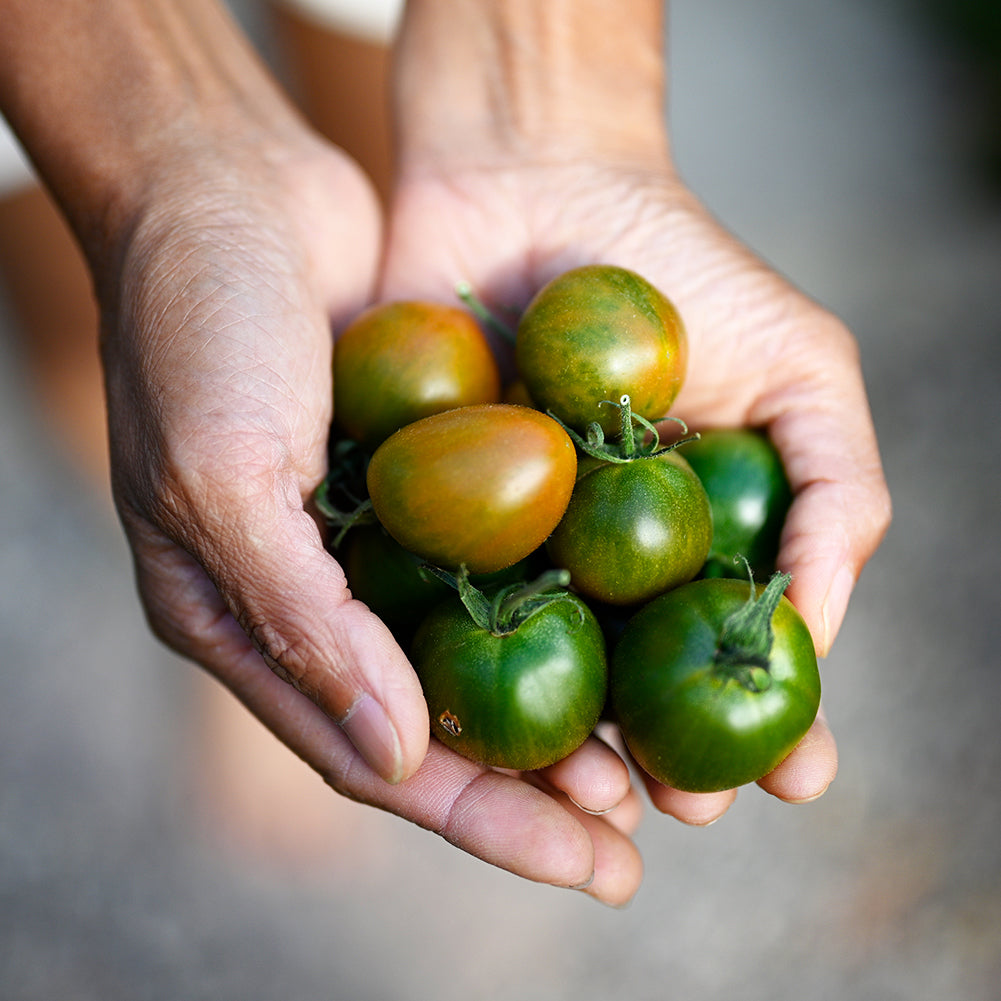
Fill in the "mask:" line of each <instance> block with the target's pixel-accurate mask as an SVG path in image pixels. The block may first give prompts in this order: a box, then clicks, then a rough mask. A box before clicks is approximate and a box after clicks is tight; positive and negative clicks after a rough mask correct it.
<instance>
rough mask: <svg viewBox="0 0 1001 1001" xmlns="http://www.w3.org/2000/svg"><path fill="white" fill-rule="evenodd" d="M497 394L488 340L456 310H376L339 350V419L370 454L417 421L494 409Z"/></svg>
mask: <svg viewBox="0 0 1001 1001" xmlns="http://www.w3.org/2000/svg"><path fill="white" fill-rule="evenodd" d="M500 392H501V384H500V372H499V369H498V367H497V362H496V360H495V358H494V355H493V353H492V352H491V350H490V345H489V343H488V342H487V339H486V336H485V335H484V333H483V331H482V330H481V328H480V327H479V325H478V324H477V322H476V320H475V319H474V318H473V317H472V316H471V315H470V314H469V313H468V312H467V311H466V310H464V309H461V308H459V307H455V306H446V305H443V304H441V303H434V302H413V301H404V302H390V303H382V304H380V305H377V306H372V307H370V308H369V309H367V310H365V312H363V313H361V314H360V315H359V316H358V317H356V318H355V319H354V320H353V321H352V322H351V323H350V324H349V325H348V326H347V327H346V328H345V330H344V331H343V333H342V334H341V336H340V337H339V338H338V340H337V343H336V344H335V346H334V419H335V422H336V424H337V427H338V428H339V429H340V430H341V431H342V432H343V434H344V435H345V436H347V437H348V438H351V439H352V440H354V441H356V442H358V443H359V444H361V445H363V446H364V447H365V448H366V449H368V450H369V451H371V450H373V449H375V448H376V447H377V446H378V445H379V444H380V443H381V442H382V441H384V440H385V439H386V438H388V437H389V436H390V435H391V434H392V433H393V432H394V431H396V430H397V429H398V428H401V427H404V426H405V425H407V424H410V423H412V422H413V421H416V420H419V419H420V418H422V417H427V416H429V415H431V414H436V413H440V412H441V411H443V410H451V409H452V408H453V407H462V406H468V405H472V404H477V403H496V402H497V401H498V400H499V399H500Z"/></svg>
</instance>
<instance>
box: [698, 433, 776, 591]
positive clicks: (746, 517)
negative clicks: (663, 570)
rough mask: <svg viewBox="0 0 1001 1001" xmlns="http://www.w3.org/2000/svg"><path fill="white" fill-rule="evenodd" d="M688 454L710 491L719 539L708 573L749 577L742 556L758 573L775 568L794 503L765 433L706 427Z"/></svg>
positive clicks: (711, 575)
mask: <svg viewBox="0 0 1001 1001" xmlns="http://www.w3.org/2000/svg"><path fill="white" fill-rule="evenodd" d="M684 456H685V458H686V459H687V460H688V463H689V465H691V467H692V469H694V470H695V472H696V474H697V475H698V477H699V479H700V480H701V481H702V485H703V486H704V487H705V488H706V493H707V494H708V495H709V503H710V504H711V506H712V511H713V541H712V548H711V550H710V553H709V559H708V561H707V563H706V567H705V569H704V575H705V576H707V577H736V578H742V577H744V575H745V571H744V567H743V565H742V563H741V562H740V561H739V560H738V559H737V557H743V558H744V559H746V560H747V561H748V563H750V565H751V569H752V570H753V571H754V572H755V575H756V576H758V577H765V576H767V575H768V574H770V573H771V572H772V571H773V570H774V569H775V560H776V557H777V556H778V551H779V536H780V535H781V534H782V526H783V525H784V524H785V518H786V514H787V513H788V511H789V506H790V505H791V504H792V490H791V489H790V487H789V481H788V479H787V478H786V474H785V469H784V468H783V466H782V459H781V458H780V457H779V454H778V452H777V451H776V449H775V446H774V445H772V443H771V442H770V441H769V439H768V438H767V437H765V435H763V434H761V433H759V432H757V431H753V430H751V429H748V428H727V429H722V428H721V429H716V430H709V431H703V432H702V435H701V437H700V438H699V440H698V441H692V442H688V443H686V444H685V446H684Z"/></svg>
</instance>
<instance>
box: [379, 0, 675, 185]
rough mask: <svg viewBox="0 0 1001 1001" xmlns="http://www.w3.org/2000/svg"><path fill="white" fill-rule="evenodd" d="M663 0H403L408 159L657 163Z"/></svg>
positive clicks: (399, 83)
mask: <svg viewBox="0 0 1001 1001" xmlns="http://www.w3.org/2000/svg"><path fill="white" fill-rule="evenodd" d="M664 6H665V4H664V3H663V0H545V2H539V0H409V3H408V5H407V11H406V16H405V18H404V22H403V26H402V29H401V32H400V39H399V43H398V52H397V59H396V66H397V78H396V95H397V98H396V99H397V103H398V107H399V108H400V112H399V113H398V115H397V121H398V129H399V135H398V141H399V147H400V150H401V153H402V155H403V157H404V164H405V165H406V160H407V158H408V157H413V156H416V157H417V158H419V159H422V160H425V161H426V160H428V159H431V160H432V161H433V160H435V159H436V158H439V157H442V158H447V159H448V161H449V163H450V164H451V165H453V166H454V165H455V163H456V160H457V159H458V160H459V161H460V162H467V163H472V164H475V163H477V162H486V163H496V162H497V161H498V159H518V160H521V161H525V160H527V161H529V162H532V161H533V160H538V159H548V158H552V157H564V156H577V155H589V154H591V155H593V154H595V153H600V154H602V155H605V156H610V157H616V156H623V157H629V158H632V159H635V158H636V157H637V156H648V157H651V158H662V157H663V156H664V155H665V153H666V145H667V138H666V130H665V127H664V97H665V95H664V89H665V65H664V25H663V18H664Z"/></svg>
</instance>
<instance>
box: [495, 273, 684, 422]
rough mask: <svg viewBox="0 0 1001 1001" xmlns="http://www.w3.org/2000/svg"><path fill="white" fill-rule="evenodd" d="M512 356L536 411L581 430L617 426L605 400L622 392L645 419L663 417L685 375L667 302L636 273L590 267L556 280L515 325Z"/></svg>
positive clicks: (678, 326) (678, 328)
mask: <svg viewBox="0 0 1001 1001" xmlns="http://www.w3.org/2000/svg"><path fill="white" fill-rule="evenodd" d="M515 361H516V364H517V367H518V372H519V374H520V376H521V378H522V380H523V381H524V383H525V386H526V388H527V390H528V393H529V395H530V397H531V398H532V399H533V400H534V401H535V403H536V405H537V406H538V407H539V409H540V410H544V411H551V412H552V413H553V414H555V415H556V416H557V417H558V418H559V419H560V420H561V421H564V422H565V423H566V424H568V425H569V426H571V427H573V428H575V429H576V430H577V431H580V432H584V431H585V430H586V428H587V427H588V425H590V424H591V423H592V422H593V421H596V420H597V421H599V422H600V423H601V425H602V427H603V428H604V429H605V431H606V432H614V431H616V430H618V427H619V416H618V413H617V412H615V409H614V408H611V407H609V408H604V407H600V403H601V401H602V400H618V399H620V398H621V397H622V395H623V394H627V395H628V396H629V397H630V400H631V401H632V408H633V411H634V412H635V413H637V414H639V415H640V416H641V417H645V418H647V419H648V420H658V419H659V418H661V417H663V416H665V415H666V414H667V412H668V410H669V409H670V407H671V404H672V403H673V402H674V399H675V397H676V396H677V395H678V391H679V390H680V388H681V385H682V383H683V381H684V378H685V370H686V367H687V364H688V340H687V336H686V333H685V328H684V325H683V324H682V321H681V317H680V316H679V315H678V312H677V310H676V309H675V308H674V305H673V304H672V303H671V302H670V300H669V299H668V298H667V297H666V296H664V295H662V294H661V293H660V292H659V291H658V290H657V289H656V288H654V287H653V286H652V285H651V284H650V283H649V282H648V281H646V280H645V279H644V278H642V277H641V276H640V275H638V274H636V273H635V272H633V271H629V270H627V269H625V268H619V267H613V266H611V265H587V266H584V267H580V268H575V269H573V270H571V271H567V272H565V273H564V274H562V275H560V276H558V277H556V278H554V279H553V280H552V281H550V282H549V283H548V284H546V285H545V286H544V287H543V288H542V289H540V290H539V292H538V293H537V294H536V296H535V298H534V299H533V300H532V301H531V302H530V303H529V305H528V307H527V308H526V309H525V312H524V313H523V315H522V317H521V320H520V322H519V324H518V331H517V337H516V339H515Z"/></svg>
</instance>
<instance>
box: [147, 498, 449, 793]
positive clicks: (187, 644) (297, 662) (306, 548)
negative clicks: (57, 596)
mask: <svg viewBox="0 0 1001 1001" xmlns="http://www.w3.org/2000/svg"><path fill="white" fill-rule="evenodd" d="M251 510H255V509H254V508H252V507H251V506H250V505H245V506H244V507H243V508H242V513H243V514H244V515H246V512H248V511H251ZM256 511H257V513H256V514H255V515H254V516H253V517H252V518H247V517H246V516H244V517H242V518H239V517H237V518H234V519H233V520H232V521H231V522H230V523H229V524H228V525H226V526H223V525H217V526H216V528H215V530H214V531H208V532H206V531H205V530H204V528H203V529H202V530H201V531H200V532H199V535H200V538H199V540H198V542H197V544H196V545H195V546H190V545H186V546H184V547H183V548H182V547H180V546H178V545H175V544H174V543H173V542H172V541H171V540H170V539H169V538H168V537H167V536H166V535H164V534H163V533H162V532H160V531H159V530H158V529H156V528H154V527H153V526H152V525H150V523H149V522H142V523H140V524H135V523H134V524H132V525H131V526H128V525H127V528H128V530H129V535H130V539H131V541H132V545H133V550H134V552H135V556H136V566H137V573H138V583H139V590H140V593H141V595H142V597H143V601H144V605H145V607H146V612H147V615H148V617H149V619H150V624H151V626H152V628H153V630H154V632H156V634H157V635H158V636H159V637H160V638H161V639H162V640H164V641H165V642H166V643H167V644H168V645H169V646H171V647H173V648H174V649H175V650H177V651H178V652H180V653H182V654H184V655H185V656H187V657H189V658H191V659H192V660H194V661H196V662H197V663H199V664H201V665H202V666H203V667H205V668H206V669H207V670H208V671H210V672H211V673H213V674H215V675H216V676H217V677H218V678H219V680H220V681H222V682H223V683H224V684H225V685H227V687H229V688H231V689H232V690H233V691H234V693H235V694H236V695H237V696H238V697H240V696H241V687H242V686H243V685H244V684H249V681H250V679H249V678H244V677H243V674H244V673H245V671H246V667H245V665H246V658H245V656H242V655H241V654H242V653H244V652H245V649H244V651H241V650H240V648H239V645H238V644H237V645H234V643H233V641H232V636H233V632H234V629H233V620H235V621H236V622H237V623H239V625H240V626H241V627H242V631H243V634H244V635H245V637H246V640H245V644H246V646H249V645H250V644H253V646H254V647H255V648H256V649H257V650H258V652H259V653H260V654H261V656H262V657H263V658H264V660H265V661H266V662H267V664H268V665H269V666H270V667H271V669H272V670H273V671H274V672H275V673H276V674H278V675H279V676H280V677H282V678H283V679H284V680H286V681H287V682H288V683H289V684H291V685H292V686H294V687H295V688H296V689H297V690H298V691H300V692H302V693H303V694H305V695H306V696H307V697H308V698H309V699H311V700H312V701H313V702H314V703H315V704H316V705H317V706H319V708H320V709H322V710H323V711H324V712H325V713H326V714H327V715H328V716H330V717H331V718H332V719H334V720H335V721H336V722H337V723H338V724H339V725H340V726H341V728H342V729H343V730H344V732H345V734H346V735H347V737H348V738H349V740H350V741H351V742H352V744H354V746H355V747H356V749H357V750H358V751H359V753H360V754H361V755H362V757H363V758H364V759H365V760H366V762H367V763H368V764H369V765H370V766H371V767H372V769H373V770H374V771H375V772H376V773H377V774H379V775H380V776H381V777H382V778H383V779H385V780H386V781H387V782H391V783H397V782H400V781H402V780H403V779H405V778H407V777H408V776H410V775H411V774H412V773H413V772H415V771H416V770H417V768H418V767H419V766H420V764H421V762H422V761H423V759H424V756H425V754H426V752H427V744H428V733H429V727H428V720H427V709H426V706H425V703H424V699H423V695H422V693H421V688H420V684H419V682H418V681H417V677H416V675H415V673H414V671H413V669H412V668H411V666H410V664H409V662H408V660H407V658H406V657H405V656H404V654H403V651H402V650H401V649H400V648H399V646H398V645H397V644H396V642H395V640H394V639H393V636H392V634H391V633H390V631H389V629H388V628H387V627H386V626H385V625H384V624H383V623H382V622H381V620H380V619H378V618H377V617H376V616H375V615H373V614H372V613H371V612H370V611H369V610H368V609H367V608H366V607H365V606H364V605H363V604H362V603H361V602H359V601H356V600H354V599H353V598H352V597H351V595H350V592H349V591H348V588H347V584H346V581H345V578H344V574H343V572H342V571H341V568H340V566H339V565H338V564H337V563H336V561H335V560H334V559H333V558H332V557H331V556H330V555H329V554H328V553H327V552H326V551H325V549H324V547H323V544H322V540H321V539H320V535H319V531H318V530H317V527H316V525H315V523H314V522H313V520H312V519H311V518H310V517H309V515H308V514H307V513H306V512H305V511H304V510H303V509H302V507H301V505H300V506H299V507H298V509H297V510H292V511H288V512H285V513H283V514H278V512H273V513H272V515H271V516H270V517H262V516H261V515H260V509H259V508H256ZM248 521H249V522H252V523H248Z"/></svg>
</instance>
